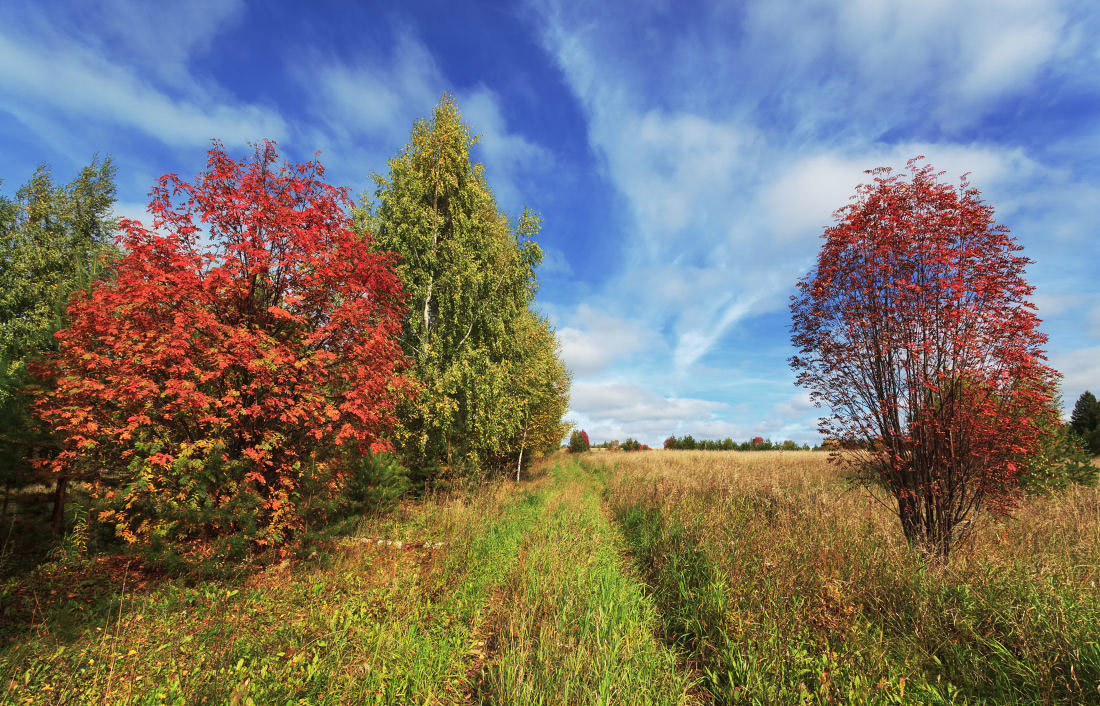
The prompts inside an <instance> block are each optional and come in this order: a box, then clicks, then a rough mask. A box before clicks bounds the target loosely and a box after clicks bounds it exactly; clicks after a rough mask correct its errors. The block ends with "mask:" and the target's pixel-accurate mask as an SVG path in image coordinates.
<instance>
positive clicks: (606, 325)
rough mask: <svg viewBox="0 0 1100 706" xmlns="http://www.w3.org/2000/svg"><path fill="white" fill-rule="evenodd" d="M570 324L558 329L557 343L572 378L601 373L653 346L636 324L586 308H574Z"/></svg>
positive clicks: (644, 331)
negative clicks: (559, 344)
mask: <svg viewBox="0 0 1100 706" xmlns="http://www.w3.org/2000/svg"><path fill="white" fill-rule="evenodd" d="M572 322H573V325H570V326H563V327H560V328H559V329H558V340H559V341H560V342H561V354H562V359H563V360H564V361H565V364H566V365H567V366H568V367H569V369H570V370H572V371H573V373H574V374H575V375H591V374H594V373H598V372H601V371H603V370H604V369H606V368H607V367H608V366H609V365H610V364H611V363H613V362H616V361H622V360H628V359H630V357H632V356H633V355H634V354H635V353H637V352H638V351H641V350H644V349H646V348H649V347H652V346H654V345H656V343H657V339H656V338H655V337H654V336H653V335H652V334H651V333H649V332H648V331H646V330H645V329H644V328H643V327H641V326H639V325H638V324H637V323H635V322H630V321H627V320H624V319H619V318H616V317H614V316H609V315H607V314H605V313H603V312H601V311H598V310H597V309H594V308H593V307H592V306H590V305H588V304H581V305H580V306H579V307H578V308H577V311H576V312H575V313H574V314H573V316H572Z"/></svg>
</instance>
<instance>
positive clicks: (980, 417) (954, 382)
mask: <svg viewBox="0 0 1100 706" xmlns="http://www.w3.org/2000/svg"><path fill="white" fill-rule="evenodd" d="M919 159H922V158H918V159H917V160H912V161H910V162H909V177H910V178H909V179H904V178H902V177H901V176H899V175H894V174H891V172H890V170H889V169H885V168H879V169H876V170H873V171H872V172H869V173H870V174H873V175H874V178H873V183H871V184H865V185H862V186H860V187H859V188H858V189H857V192H856V198H855V199H854V200H853V203H852V204H851V205H849V206H846V207H844V208H842V209H840V210H839V211H838V212H837V221H838V222H837V224H836V225H835V226H833V227H831V228H828V229H826V231H825V234H824V240H825V243H824V245H823V246H822V249H821V253H820V256H819V258H818V261H817V265H816V267H815V268H814V269H813V270H812V271H811V272H810V273H809V274H808V275H807V276H806V277H805V278H804V279H802V280H801V281H800V282H799V283H798V293H797V295H796V296H794V297H792V302H791V313H792V316H793V342H794V345H795V347H796V348H797V349H798V355H797V356H795V357H794V358H792V359H791V364H792V366H793V367H794V368H795V369H796V370H797V371H799V377H798V382H799V384H800V385H803V386H804V387H807V388H809V389H810V390H811V391H812V393H811V394H812V398H813V399H814V400H815V402H817V403H818V404H820V405H823V406H828V407H830V408H831V410H832V414H831V415H830V416H828V417H826V418H824V419H823V420H822V423H821V425H820V430H821V432H822V434H823V435H824V436H826V437H827V438H832V439H837V440H838V441H839V442H841V444H840V445H841V447H842V448H843V449H844V450H843V451H839V452H837V453H836V456H837V460H841V461H842V462H844V463H850V464H854V465H855V466H856V467H857V468H859V469H860V470H863V471H869V472H870V473H871V474H873V475H874V476H877V478H878V479H879V480H881V481H884V482H885V484H886V486H887V487H888V488H889V489H890V490H891V491H892V493H893V494H894V497H895V499H896V502H897V504H898V515H899V518H900V519H901V522H902V526H903V528H904V530H905V532H906V534H907V536H909V537H910V538H911V539H915V540H919V541H921V542H923V543H925V544H927V545H932V546H934V547H935V548H936V550H937V551H939V552H940V553H941V554H943V555H946V554H947V553H948V551H949V549H950V546H951V544H952V543H953V542H954V541H955V540H956V539H957V538H958V536H959V532H958V527H959V526H960V524H961V523H963V522H964V521H965V520H966V518H967V517H968V516H970V515H971V514H972V513H973V512H975V511H976V510H977V509H979V508H981V507H983V506H987V507H990V508H992V509H993V510H995V511H1006V510H1008V509H1010V508H1011V507H1012V506H1013V502H1014V497H1015V495H1016V484H1015V474H1016V471H1017V468H1019V467H1020V462H1021V459H1023V458H1025V457H1026V456H1028V455H1029V454H1031V453H1033V452H1034V451H1035V450H1036V449H1037V448H1038V446H1039V444H1040V441H1041V436H1042V434H1043V433H1044V432H1043V431H1042V429H1041V427H1042V424H1041V423H1040V422H1041V420H1043V419H1044V418H1045V415H1048V414H1049V411H1048V410H1049V408H1050V404H1049V403H1050V392H1049V390H1050V389H1051V381H1052V380H1053V379H1054V376H1055V375H1056V373H1055V372H1054V371H1053V370H1051V369H1050V368H1048V367H1047V366H1046V365H1044V364H1043V362H1042V361H1043V360H1045V358H1044V356H1043V351H1042V346H1043V344H1044V343H1045V342H1046V337H1045V336H1044V335H1043V334H1042V333H1040V332H1039V330H1038V323H1039V320H1038V318H1037V317H1036V316H1035V314H1034V306H1033V305H1032V304H1031V303H1030V302H1029V301H1028V297H1029V295H1030V294H1031V292H1032V287H1031V286H1029V285H1028V284H1027V283H1026V282H1025V280H1024V268H1025V266H1026V265H1027V263H1028V262H1030V261H1029V260H1028V259H1027V258H1024V257H1021V256H1020V255H1018V254H1017V253H1018V252H1019V251H1020V249H1021V248H1020V246H1019V245H1017V244H1016V242H1015V241H1014V240H1013V239H1012V238H1011V237H1010V236H1009V234H1008V229H1007V228H1005V227H1003V226H1000V225H994V222H993V209H992V207H990V206H988V205H986V204H985V203H983V202H982V201H981V199H980V192H979V191H978V190H977V189H974V188H971V187H970V186H969V184H968V183H967V182H966V181H965V180H964V181H963V182H962V183H961V184H960V186H959V187H958V188H956V187H953V186H951V185H947V184H942V183H939V182H938V181H937V179H938V177H939V176H940V173H934V172H933V171H932V168H931V167H930V166H928V165H923V166H922V165H919V164H917V161H918V160H919ZM962 526H966V525H962Z"/></svg>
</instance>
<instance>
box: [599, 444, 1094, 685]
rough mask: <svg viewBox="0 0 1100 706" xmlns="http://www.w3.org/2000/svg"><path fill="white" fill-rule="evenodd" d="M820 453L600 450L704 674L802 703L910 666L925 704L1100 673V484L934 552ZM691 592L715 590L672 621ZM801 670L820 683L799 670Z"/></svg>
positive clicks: (1040, 502)
mask: <svg viewBox="0 0 1100 706" xmlns="http://www.w3.org/2000/svg"><path fill="white" fill-rule="evenodd" d="M827 458H828V457H827V455H826V454H824V453H820V452H803V451H772V452H736V451H734V452H718V451H663V450H662V451H652V452H638V453H624V454H618V455H616V456H614V457H613V460H614V472H613V473H612V474H611V478H610V480H609V483H608V500H609V504H610V505H611V507H612V508H614V509H615V511H616V513H617V514H618V516H619V517H620V518H622V520H623V522H624V523H625V524H626V525H627V527H628V533H630V536H631V537H632V539H633V540H634V542H635V551H636V552H637V553H638V554H639V556H640V561H641V562H642V565H643V566H645V567H647V569H648V571H649V576H650V580H651V582H652V583H653V584H654V585H655V586H656V591H657V594H658V595H659V596H660V595H662V591H663V592H664V594H663V595H664V597H663V601H664V602H663V606H664V609H665V610H666V612H669V613H670V614H674V613H676V614H677V615H676V620H675V621H674V622H673V624H672V626H671V627H672V629H673V630H674V631H678V632H679V633H691V632H692V631H694V634H696V639H697V640H698V641H699V643H700V644H702V645H704V646H707V645H709V647H706V648H705V649H702V651H699V652H698V654H697V656H698V659H700V660H701V661H702V662H703V663H704V665H707V666H708V667H709V668H714V669H718V668H721V669H726V670H729V674H732V675H735V676H731V677H728V678H727V677H721V678H718V677H715V681H714V682H713V684H712V687H713V688H715V689H727V691H725V692H723V693H725V695H726V698H734V697H736V698H737V699H740V698H743V697H745V696H747V695H750V694H751V695H754V696H755V697H761V694H763V693H764V692H763V691H761V690H766V689H767V688H771V687H768V686H767V685H768V684H772V685H776V684H778V685H784V684H785V685H786V686H785V687H783V688H787V689H789V690H788V691H784V692H782V695H779V694H778V693H773V694H772V695H771V696H770V697H768V698H778V699H780V700H782V699H785V698H794V697H795V696H797V695H798V694H801V693H802V691H800V690H803V689H809V690H810V691H811V692H813V693H815V694H816V696H815V699H814V700H817V699H822V700H825V701H828V700H830V699H844V698H849V699H852V700H855V701H867V702H878V701H884V702H886V701H890V700H891V699H896V698H900V696H899V695H903V694H904V693H905V684H904V681H905V679H906V678H908V679H909V681H910V685H909V689H910V692H909V693H910V694H912V693H913V690H914V689H915V688H917V687H916V686H914V684H913V682H914V681H918V682H919V683H920V684H921V685H922V686H921V689H923V691H922V692H921V693H924V694H925V696H927V697H928V698H932V697H933V696H935V697H936V698H947V699H955V698H957V697H959V696H960V695H961V697H962V698H963V699H966V698H974V699H978V700H981V699H985V698H992V699H993V700H994V701H997V702H1000V701H1001V700H1005V701H1008V702H1013V701H1016V700H1023V701H1025V702H1027V701H1029V700H1030V699H1036V700H1039V701H1058V700H1062V699H1065V698H1071V700H1072V699H1080V698H1084V697H1085V696H1086V695H1091V696H1090V698H1093V699H1095V698H1097V697H1098V696H1100V691H1097V690H1096V689H1097V688H1100V685H1097V684H1091V683H1089V680H1090V679H1095V678H1096V676H1095V675H1096V673H1097V669H1098V667H1100V647H1097V644H1096V640H1097V635H1098V634H1100V633H1098V632H1097V630H1096V625H1097V624H1100V591H1098V590H1097V584H1098V583H1100V489H1097V488H1095V487H1093V488H1088V487H1080V486H1078V487H1073V488H1071V489H1069V490H1068V491H1066V492H1064V493H1061V494H1059V495H1056V496H1048V497H1039V498H1031V499H1027V500H1025V501H1024V502H1023V504H1022V506H1021V507H1020V508H1019V510H1018V511H1017V512H1015V513H1014V514H1013V515H1012V516H1011V517H1008V518H993V517H990V516H983V517H980V518H979V519H978V521H977V522H976V529H975V531H974V532H973V533H972V535H971V538H970V539H969V540H968V541H967V542H966V543H965V544H963V545H961V546H959V547H957V549H956V551H955V553H954V555H953V557H952V560H951V561H950V562H949V563H947V564H944V563H942V562H940V561H938V560H936V559H934V558H932V557H928V556H925V555H923V554H921V553H920V552H918V551H916V550H914V549H913V548H912V547H911V546H909V545H908V543H907V542H906V541H905V540H904V537H903V536H902V533H901V531H900V526H899V523H898V520H897V518H896V516H895V515H894V514H893V512H892V510H891V509H890V508H889V507H887V506H884V505H883V504H881V503H879V502H877V501H876V500H875V499H874V498H873V497H872V495H871V492H870V491H869V490H867V489H866V488H863V487H859V486H856V485H854V484H852V483H849V482H847V481H845V479H844V478H843V476H842V475H841V474H840V473H839V472H838V471H837V470H836V468H835V467H833V466H831V465H830V464H829V463H828V461H827ZM605 459H606V461H608V462H610V461H611V460H612V459H611V458H607V457H605ZM601 460H604V459H601ZM630 528H633V529H630ZM700 577H702V578H700ZM693 581H694V582H697V583H699V585H694V584H693V583H692V582H693ZM685 587H686V588H685ZM698 596H711V598H708V599H706V600H700V602H699V603H698V605H696V606H695V607H694V608H692V610H694V611H695V613H691V614H689V615H684V614H683V613H684V610H683V607H682V606H683V605H684V604H685V603H691V602H692V601H694V600H696V599H697V597H698ZM677 611H679V613H677ZM700 616H702V617H700ZM693 620H695V621H697V622H696V623H693V622H692V621H693ZM715 623H720V624H721V625H719V626H718V627H716V626H715ZM777 635H778V636H780V638H781V639H778V640H777V639H776V636H777ZM1090 635H1091V638H1090ZM716 644H717V645H724V647H721V648H719V647H715V646H714V645H716ZM708 650H709V651H708ZM819 653H820V654H821V655H824V656H823V657H820V658H818V657H814V655H815V654H819ZM815 659H820V664H819V663H818V662H814V660H815ZM731 665H732V666H731ZM737 665H740V667H738V666H737ZM812 665H818V666H812ZM822 665H823V666H822ZM738 669H742V670H743V672H744V673H743V674H742V675H741V676H740V677H738V676H736V674H741V672H738ZM807 670H809V671H817V672H818V674H817V676H816V679H817V680H818V681H816V682H815V681H814V680H813V679H810V680H809V682H813V683H812V684H810V683H809V682H807V681H806V677H805V676H804V675H803V674H804V673H805V672H807ZM799 675H803V676H799ZM906 675H908V676H906ZM723 679H725V680H726V681H723ZM738 680H740V681H738ZM738 684H739V685H738ZM826 684H831V685H833V686H831V687H826ZM723 685H725V686H723ZM738 689H740V690H741V691H738ZM846 689H848V690H852V693H854V694H857V695H862V696H859V698H855V697H845V696H844V694H845V693H846V692H845V690H846ZM953 690H955V691H953ZM1029 691H1031V692H1033V693H1032V694H1031V695H1030V696H1027V697H1026V698H1025V695H1026V694H1027V693H1028V692H1029ZM799 698H801V697H799Z"/></svg>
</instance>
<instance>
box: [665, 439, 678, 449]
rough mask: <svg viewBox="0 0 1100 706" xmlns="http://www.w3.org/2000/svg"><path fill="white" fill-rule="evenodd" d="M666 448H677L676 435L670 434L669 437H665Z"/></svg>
mask: <svg viewBox="0 0 1100 706" xmlns="http://www.w3.org/2000/svg"><path fill="white" fill-rule="evenodd" d="M665 448H666V449H674V448H676V437H675V436H670V437H668V438H667V439H665Z"/></svg>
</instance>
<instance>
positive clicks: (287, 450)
mask: <svg viewBox="0 0 1100 706" xmlns="http://www.w3.org/2000/svg"><path fill="white" fill-rule="evenodd" d="M323 177H324V170H323V168H322V166H321V165H320V164H319V163H317V162H306V163H303V164H288V163H282V162H280V161H279V159H278V156H277V153H276V149H275V145H274V144H273V143H270V142H264V143H262V144H261V145H259V146H257V148H256V150H255V154H254V156H253V158H252V159H250V160H246V161H241V162H238V161H235V160H233V159H232V158H230V157H229V156H228V155H227V154H226V152H225V150H224V148H223V147H222V145H221V144H220V143H217V142H215V143H214V145H213V148H212V149H211V150H210V151H209V158H208V161H207V167H206V170H205V171H204V172H202V173H201V174H200V175H199V176H198V177H197V178H196V180H195V182H194V183H188V182H185V181H182V180H181V179H179V178H178V177H177V176H175V175H173V174H168V175H165V176H163V177H161V178H160V179H159V180H158V182H157V184H156V185H155V186H154V187H153V189H152V192H151V195H152V201H151V203H150V204H149V212H150V214H151V215H152V217H153V222H152V228H145V227H143V226H142V224H141V223H139V222H137V221H133V220H125V219H124V220H121V221H120V223H119V225H120V229H121V235H120V236H119V241H120V243H119V244H120V245H121V246H122V247H124V248H125V251H126V253H127V254H126V256H125V257H124V258H123V259H122V260H121V261H120V262H119V263H118V267H117V273H116V276H115V278H114V279H111V280H109V281H103V282H100V283H99V284H98V286H96V287H95V288H94V289H93V290H92V291H91V292H90V293H87V294H80V295H78V296H76V297H74V299H73V300H72V302H71V303H70V305H69V314H70V317H71V321H72V323H71V325H70V326H69V327H68V328H67V329H65V330H62V331H61V332H60V333H58V334H57V339H58V342H59V344H60V354H59V355H58V356H57V358H56V360H54V361H52V362H51V364H50V366H51V367H50V369H49V370H48V371H47V373H48V374H51V375H52V376H55V377H56V379H57V381H58V383H57V386H56V389H55V390H53V391H51V392H49V393H48V394H47V395H46V396H45V397H43V398H42V399H40V400H39V402H38V407H37V409H38V413H39V414H40V416H41V417H42V418H43V419H44V420H46V421H47V422H49V423H50V424H51V425H53V427H54V428H55V429H56V430H57V431H58V432H60V434H61V435H62V436H63V438H64V441H63V450H62V452H61V453H60V454H59V455H58V456H57V457H56V458H55V459H53V460H52V462H51V463H52V468H53V470H54V471H55V472H56V473H59V474H67V475H83V476H84V477H86V478H87V479H88V480H90V481H91V482H93V483H94V484H96V485H97V486H98V487H99V488H100V490H101V491H102V492H103V493H105V494H107V495H108V496H111V495H113V496H116V499H119V500H120V501H121V502H120V503H119V507H123V508H124V509H123V510H120V511H119V514H118V515H117V516H116V517H115V519H116V520H117V521H118V522H119V523H120V526H123V530H122V531H123V533H124V535H126V536H127V537H128V538H129V539H131V540H134V539H136V538H139V537H140V536H141V535H142V534H143V533H145V534H148V533H149V532H151V531H153V530H151V529H149V528H151V527H153V526H155V525H157V523H158V522H159V523H160V524H161V525H165V526H167V525H170V524H171V522H170V521H169V520H168V519H167V518H166V517H165V515H168V514H171V510H172V509H173V508H174V509H175V510H180V509H181V508H184V507H191V508H195V507H205V508H209V507H210V506H211V505H213V506H215V507H216V506H219V505H227V504H229V503H231V502H233V501H235V500H236V501H239V500H240V496H242V495H245V496H252V497H253V498H254V503H253V506H254V507H256V508H258V510H257V511H258V513H259V516H260V520H259V523H260V525H261V526H262V527H263V528H264V530H263V532H262V533H261V534H263V536H264V537H266V538H267V540H268V541H270V542H271V543H277V542H278V541H280V540H281V539H284V538H285V537H286V536H287V530H291V529H293V528H294V527H295V526H296V525H297V524H298V522H299V517H298V513H297V511H296V505H297V503H298V502H299V500H300V499H301V496H302V493H303V492H304V490H303V488H304V487H305V486H306V485H310V487H322V486H323V487H333V486H335V485H338V484H339V479H340V473H341V468H340V464H339V452H340V451H341V450H342V449H346V448H347V447H354V448H356V449H359V450H364V451H365V450H367V449H368V448H369V447H371V445H375V446H378V445H379V444H380V443H381V442H380V438H381V437H382V436H383V435H384V434H385V433H386V432H387V431H388V430H389V429H390V428H391V426H392V425H393V423H394V417H393V411H394V405H395V402H396V400H397V398H398V397H399V396H400V395H401V394H402V389H403V388H405V387H406V386H407V385H406V381H405V379H404V378H403V377H402V376H401V374H400V371H401V369H402V368H403V365H404V363H403V358H402V353H401V348H400V345H399V343H398V341H397V336H398V334H399V333H400V329H401V321H402V314H403V294H402V288H401V282H400V280H399V279H398V277H397V276H396V274H395V272H394V263H393V261H392V258H391V257H389V256H386V255H380V254H374V253H371V252H370V249H369V244H370V243H369V241H368V240H367V239H366V238H363V237H359V236H357V235H356V234H355V233H354V232H353V231H352V228H351V220H350V217H349V215H348V213H347V211H346V210H345V209H346V207H347V206H349V205H350V202H349V200H348V198H347V194H346V192H345V191H344V190H343V189H338V188H335V187H332V186H330V185H328V184H327V183H325V181H324V178H323ZM150 507H153V508H156V509H155V510H149V509H148V508H150ZM138 508H146V509H145V510H143V511H142V512H144V513H145V514H146V515H148V514H150V513H151V515H152V517H151V518H150V517H147V516H142V517H137V516H136V515H137V514H140V513H138ZM137 527H141V528H144V529H142V530H140V531H139V530H138V529H135V528H137ZM226 529H229V530H231V529H232V528H226Z"/></svg>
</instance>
